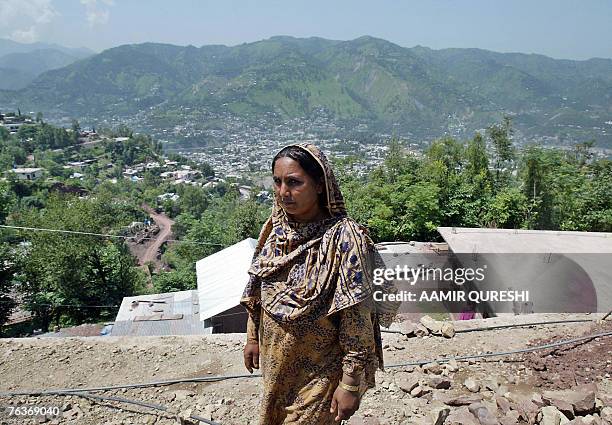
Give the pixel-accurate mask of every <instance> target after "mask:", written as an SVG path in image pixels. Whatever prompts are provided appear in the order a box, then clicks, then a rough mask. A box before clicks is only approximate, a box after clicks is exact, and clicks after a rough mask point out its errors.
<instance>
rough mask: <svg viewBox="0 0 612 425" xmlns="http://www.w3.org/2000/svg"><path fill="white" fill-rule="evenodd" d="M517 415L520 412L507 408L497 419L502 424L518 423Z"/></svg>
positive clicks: (518, 415)
mask: <svg viewBox="0 0 612 425" xmlns="http://www.w3.org/2000/svg"><path fill="white" fill-rule="evenodd" d="M519 417H520V414H519V412H517V411H516V410H508V411H507V412H506V414H505V415H504V416H502V417H501V418H500V420H499V421H500V423H501V424H502V425H516V424H518V423H519Z"/></svg>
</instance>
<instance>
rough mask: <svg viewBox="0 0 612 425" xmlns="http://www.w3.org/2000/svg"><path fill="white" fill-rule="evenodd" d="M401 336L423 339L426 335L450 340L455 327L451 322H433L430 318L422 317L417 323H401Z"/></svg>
mask: <svg viewBox="0 0 612 425" xmlns="http://www.w3.org/2000/svg"><path fill="white" fill-rule="evenodd" d="M402 334H404V335H405V336H406V337H408V338H412V337H424V336H427V335H434V336H443V337H445V338H452V337H454V336H455V326H454V325H453V324H452V322H447V321H441V320H435V319H433V318H431V317H430V316H423V317H421V319H420V320H419V323H414V322H405V323H403V324H402Z"/></svg>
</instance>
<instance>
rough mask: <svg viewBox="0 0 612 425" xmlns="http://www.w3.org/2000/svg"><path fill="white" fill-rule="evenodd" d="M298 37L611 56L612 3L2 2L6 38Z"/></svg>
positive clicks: (222, 40) (202, 40)
mask: <svg viewBox="0 0 612 425" xmlns="http://www.w3.org/2000/svg"><path fill="white" fill-rule="evenodd" d="M273 35H292V36H296V37H310V36H318V37H324V38H330V39H336V40H350V39H354V38H357V37H359V36H362V35H372V36H375V37H380V38H384V39H386V40H389V41H392V42H394V43H397V44H399V45H401V46H405V47H412V46H415V45H422V46H427V47H431V48H434V49H441V48H446V47H478V48H483V49H489V50H494V51H499V52H523V53H540V54H545V55H548V56H552V57H554V58H568V59H588V58H591V57H607V58H612V1H610V0H504V1H502V0H370V1H365V0H325V1H323V0H307V1H302V0H299V1H298V0H283V1H281V0H257V1H256V0H217V1H209V0H173V1H170V0H0V38H11V39H14V40H16V41H22V42H32V41H43V42H50V43H58V44H62V45H66V46H70V47H80V46H85V47H89V48H91V49H93V50H96V51H101V50H103V49H106V48H109V47H113V46H117V45H120V44H126V43H141V42H145V41H154V42H164V43H172V44H178V45H187V44H193V45H195V46H201V45H203V44H226V45H235V44H240V43H244V42H252V41H257V40H261V39H265V38H268V37H271V36H273Z"/></svg>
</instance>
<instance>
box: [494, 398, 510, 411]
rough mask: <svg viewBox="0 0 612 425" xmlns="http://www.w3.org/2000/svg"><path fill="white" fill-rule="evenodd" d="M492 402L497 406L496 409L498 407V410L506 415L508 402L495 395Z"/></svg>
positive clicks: (508, 408)
mask: <svg viewBox="0 0 612 425" xmlns="http://www.w3.org/2000/svg"><path fill="white" fill-rule="evenodd" d="M494 400H495V404H497V407H499V410H501V411H502V413H504V414H506V413H508V411H509V410H510V402H509V401H508V400H507V399H506V398H505V397H502V396H500V395H496V396H495V397H494Z"/></svg>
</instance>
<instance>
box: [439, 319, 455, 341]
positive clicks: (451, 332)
mask: <svg viewBox="0 0 612 425" xmlns="http://www.w3.org/2000/svg"><path fill="white" fill-rule="evenodd" d="M440 333H441V334H442V336H443V337H445V338H452V337H454V336H455V327H454V326H453V324H452V323H450V322H443V323H442V327H441V328H440Z"/></svg>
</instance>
